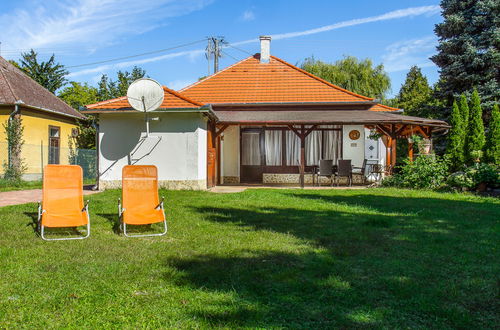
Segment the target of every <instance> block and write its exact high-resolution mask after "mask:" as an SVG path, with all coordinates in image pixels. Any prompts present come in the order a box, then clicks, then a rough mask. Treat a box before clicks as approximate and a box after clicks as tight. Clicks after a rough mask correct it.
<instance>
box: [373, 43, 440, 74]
mask: <svg viewBox="0 0 500 330" xmlns="http://www.w3.org/2000/svg"><path fill="white" fill-rule="evenodd" d="M436 45H437V38H436V37H435V36H433V35H431V36H426V37H423V38H420V39H411V40H404V41H399V42H396V43H393V44H391V45H389V46H387V47H386V53H385V55H384V56H382V62H383V63H384V67H385V69H386V71H387V72H397V71H403V70H408V69H409V68H410V67H412V66H413V65H418V66H419V67H431V66H434V63H433V62H431V61H430V60H429V57H430V56H431V55H432V54H433V53H434V52H435V48H436Z"/></svg>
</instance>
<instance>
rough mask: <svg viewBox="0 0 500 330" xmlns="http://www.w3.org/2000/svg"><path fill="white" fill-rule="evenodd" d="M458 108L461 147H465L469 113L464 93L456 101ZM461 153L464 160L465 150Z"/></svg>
mask: <svg viewBox="0 0 500 330" xmlns="http://www.w3.org/2000/svg"><path fill="white" fill-rule="evenodd" d="M458 108H459V109H460V115H461V116H462V129H461V132H462V136H461V137H460V141H461V143H462V148H464V149H465V147H466V140H467V134H468V131H469V115H470V111H469V103H468V102H467V97H466V96H465V94H462V95H460V101H459V103H458ZM463 155H464V158H463V159H462V161H464V162H465V158H466V155H465V151H464V154H463Z"/></svg>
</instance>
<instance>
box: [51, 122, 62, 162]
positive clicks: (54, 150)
mask: <svg viewBox="0 0 500 330" xmlns="http://www.w3.org/2000/svg"><path fill="white" fill-rule="evenodd" d="M60 133H61V129H60V127H57V126H49V164H59V154H60V150H59V149H60V147H61V143H60V138H59V136H60Z"/></svg>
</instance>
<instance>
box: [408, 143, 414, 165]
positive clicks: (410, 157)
mask: <svg viewBox="0 0 500 330" xmlns="http://www.w3.org/2000/svg"><path fill="white" fill-rule="evenodd" d="M408 158H409V159H410V162H412V161H413V142H408Z"/></svg>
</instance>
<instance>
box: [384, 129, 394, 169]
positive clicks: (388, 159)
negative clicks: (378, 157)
mask: <svg viewBox="0 0 500 330" xmlns="http://www.w3.org/2000/svg"><path fill="white" fill-rule="evenodd" d="M391 154H392V138H391V137H390V136H387V145H386V149H385V164H386V165H390V164H391V159H392V156H391Z"/></svg>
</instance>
